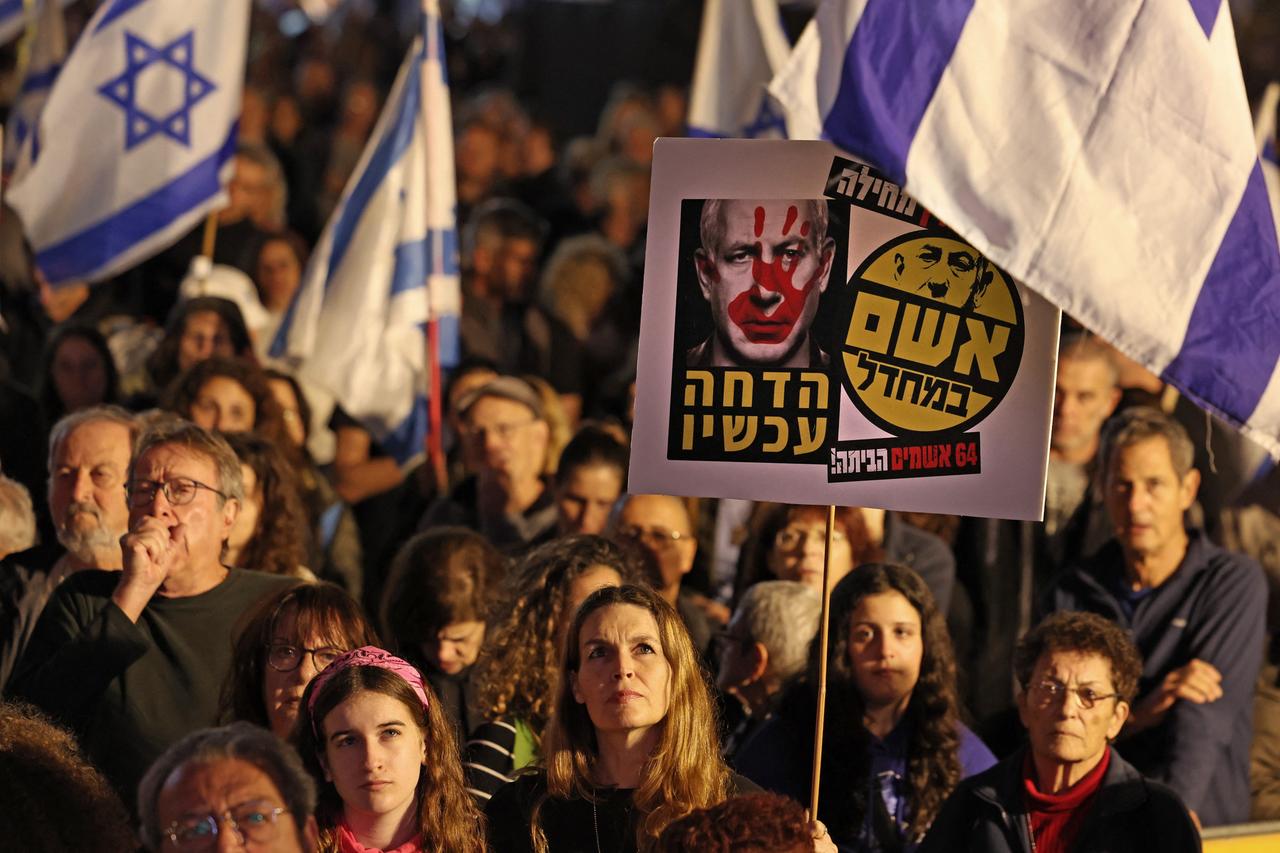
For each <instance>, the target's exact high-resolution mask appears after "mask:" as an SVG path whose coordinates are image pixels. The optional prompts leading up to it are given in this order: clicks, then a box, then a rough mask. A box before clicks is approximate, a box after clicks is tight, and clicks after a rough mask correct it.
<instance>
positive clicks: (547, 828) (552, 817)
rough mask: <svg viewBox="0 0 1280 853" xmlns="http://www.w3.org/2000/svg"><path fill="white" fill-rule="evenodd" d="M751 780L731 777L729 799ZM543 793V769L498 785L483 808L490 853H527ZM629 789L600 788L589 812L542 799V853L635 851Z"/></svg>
mask: <svg viewBox="0 0 1280 853" xmlns="http://www.w3.org/2000/svg"><path fill="white" fill-rule="evenodd" d="M759 790H760V788H759V787H758V786H757V785H755V784H754V783H753V782H752V781H751V780H749V779H746V778H744V777H742V776H738V775H737V774H734V775H733V777H732V780H731V781H730V783H729V796H731V797H735V796H738V795H740V794H751V793H755V792H758V791H759ZM546 791H547V775H546V771H543V770H539V771H538V772H537V773H531V774H528V775H525V776H521V777H519V778H518V779H516V781H514V782H512V783H511V784H509V785H504V786H503V787H502V788H501V790H499V791H498V793H496V794H494V795H493V799H491V800H489V804H488V805H487V806H486V808H485V814H486V815H487V816H488V819H489V850H490V853H533V840H532V839H531V838H530V835H529V826H530V819H531V816H532V814H533V807H534V806H535V805H536V804H537V802H538V800H539V799H540V798H541V797H542V796H543V795H544V794H545V793H546ZM631 795H632V790H631V789H622V788H601V789H599V801H598V802H596V803H595V805H594V808H593V807H592V803H591V801H590V800H582V799H572V800H559V799H548V800H547V801H546V802H545V804H544V805H543V806H542V811H541V814H540V816H541V821H542V828H543V831H544V832H546V834H547V853H596V851H597V849H599V850H600V851H601V853H636V826H637V819H638V817H639V815H637V814H636V812H635V810H634V809H633V808H632V807H631Z"/></svg>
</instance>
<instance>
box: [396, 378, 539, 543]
mask: <svg viewBox="0 0 1280 853" xmlns="http://www.w3.org/2000/svg"><path fill="white" fill-rule="evenodd" d="M458 410H459V412H460V413H461V417H462V430H461V438H462V452H463V454H464V457H465V459H466V463H467V468H468V469H469V470H471V471H474V472H475V473H474V474H473V475H472V476H470V477H467V478H466V479H465V480H463V481H462V482H461V483H459V484H458V485H457V486H456V487H455V488H454V489H453V491H451V492H450V493H449V494H448V495H446V496H444V497H442V498H440V499H439V500H437V501H436V502H435V503H434V504H432V505H431V506H430V507H429V508H428V509H427V511H426V513H425V514H424V515H423V517H422V523H421V525H419V529H420V530H427V529H430V528H432V527H437V526H439V525H446V524H451V525H461V526H463V527H468V528H470V529H472V530H474V531H476V532H477V533H480V534H481V535H482V536H484V537H485V538H487V539H488V540H489V541H490V542H492V543H493V544H494V545H495V546H496V547H498V548H499V549H502V550H506V551H516V550H519V549H521V548H522V547H524V546H526V545H530V544H533V543H535V542H540V541H542V540H543V539H544V538H546V537H547V536H548V535H549V534H550V533H551V531H552V530H553V529H554V527H555V523H556V507H555V500H554V496H553V492H552V489H551V487H550V484H549V483H548V482H547V480H546V478H544V477H543V474H542V472H543V470H544V467H545V466H544V462H545V460H546V456H547V447H548V444H549V442H550V429H549V427H548V425H547V422H546V420H544V419H543V415H542V401H541V400H540V399H539V397H538V393H537V392H536V391H534V389H533V387H532V386H530V385H529V383H527V382H525V381H524V380H523V379H519V378H517V377H515V376H499V377H498V378H496V379H494V380H492V381H490V382H487V383H485V384H484V385H481V386H480V387H479V388H476V389H475V390H473V391H471V392H470V393H468V394H467V395H466V396H465V397H463V399H462V400H461V401H459V405H458Z"/></svg>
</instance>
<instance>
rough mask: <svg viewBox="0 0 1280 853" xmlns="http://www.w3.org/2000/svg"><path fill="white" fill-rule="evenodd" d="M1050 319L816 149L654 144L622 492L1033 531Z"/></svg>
mask: <svg viewBox="0 0 1280 853" xmlns="http://www.w3.org/2000/svg"><path fill="white" fill-rule="evenodd" d="M1059 316H1060V315H1059V312H1058V311H1057V309H1055V308H1053V307H1052V306H1051V305H1049V303H1047V302H1046V301H1044V300H1043V299H1041V298H1040V297H1039V296H1037V295H1036V294H1034V293H1033V292H1031V291H1029V290H1027V289H1025V288H1022V287H1021V286H1019V285H1018V284H1017V283H1016V282H1014V281H1013V280H1012V279H1010V278H1009V277H1008V276H1007V275H1005V274H1004V272H1003V271H1001V270H1000V269H998V268H997V267H996V266H995V265H994V264H992V263H990V262H989V261H988V260H987V259H986V258H985V257H983V256H982V255H981V254H980V253H978V252H977V251H976V250H974V249H973V248H972V247H971V246H970V245H969V244H968V243H966V242H965V241H964V240H963V239H962V238H960V237H959V236H957V235H956V234H954V233H953V232H951V231H950V230H949V229H947V228H946V226H945V224H944V223H941V222H939V221H938V220H937V219H935V218H933V217H932V216H931V215H930V214H929V212H928V211H927V210H925V209H924V208H923V207H921V206H920V205H919V204H917V203H916V202H915V200H914V199H912V198H911V197H910V196H909V195H908V194H907V193H905V192H904V191H903V190H902V188H901V187H899V186H898V185H896V184H895V183H893V182H892V181H890V180H889V179H887V178H885V177H884V176H882V175H880V174H878V173H877V172H876V171H875V170H874V169H872V168H870V167H868V166H865V165H863V164H860V163H857V162H855V161H853V160H851V159H849V158H847V157H845V156H843V155H841V154H840V152H838V151H837V150H836V149H835V148H834V147H832V146H831V145H829V144H827V143H824V142H795V141H777V142H774V141H755V140H668V139H663V140H659V142H658V144H657V146H656V148H655V152H654V166H653V189H652V195H651V199H650V214H649V235H648V246H647V254H646V260H645V283H644V304H643V312H642V318H641V334H640V355H639V371H638V377H637V392H636V416H635V432H634V439H633V448H632V457H631V473H630V486H629V488H630V490H631V491H632V492H660V493H667V494H679V495H700V496H704V497H737V498H748V499H754V500H773V501H783V502H787V503H808V504H837V505H857V506H878V507H885V508H889V509H902V510H916V511H923V512H943V513H946V512H952V513H964V514H967V515H987V516H993V517H1002V518H1030V519H1038V518H1040V517H1041V514H1042V510H1043V504H1044V483H1045V467H1046V463H1047V456H1048V435H1049V420H1050V413H1051V407H1052V399H1053V387H1054V381H1053V380H1054V366H1055V353H1056V349H1057V336H1058V323H1059Z"/></svg>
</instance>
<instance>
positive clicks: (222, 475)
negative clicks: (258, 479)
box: [129, 419, 244, 506]
mask: <svg viewBox="0 0 1280 853" xmlns="http://www.w3.org/2000/svg"><path fill="white" fill-rule="evenodd" d="M168 444H172V445H177V446H179V447H185V448H186V449H188V450H191V451H194V452H195V453H199V454H201V455H202V456H206V457H208V459H209V461H210V462H212V463H213V465H214V467H215V468H216V469H217V470H218V490H219V491H220V492H221V493H222V494H223V495H224V497H222V498H219V499H218V506H222V504H224V503H226V499H227V498H233V499H235V500H236V501H237V502H239V503H244V475H243V474H241V473H240V457H238V456H236V452H235V451H234V450H232V449H231V445H229V444H227V440H226V439H225V438H223V437H222V436H220V435H218V434H217V433H216V432H210V431H209V430H207V429H204V428H203V427H199V426H196V425H195V424H193V423H188V422H187V421H183V420H176V421H170V420H168V419H165V420H162V421H160V422H158V423H156V424H155V425H153V426H152V427H151V428H150V429H148V430H147V431H146V432H144V433H143V434H142V437H141V438H139V439H138V442H137V447H136V448H135V449H134V452H133V461H132V462H130V463H129V480H130V481H132V480H133V475H134V470H135V469H136V468H137V466H138V460H139V459H141V458H142V455H143V454H144V453H146V452H147V451H148V450H151V449H152V448H155V447H160V446H162V445H168Z"/></svg>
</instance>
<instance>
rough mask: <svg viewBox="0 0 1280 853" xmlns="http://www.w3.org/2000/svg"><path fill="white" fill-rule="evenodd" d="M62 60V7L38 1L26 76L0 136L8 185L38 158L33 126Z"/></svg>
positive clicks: (37, 138) (37, 136)
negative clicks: (2, 140)
mask: <svg viewBox="0 0 1280 853" xmlns="http://www.w3.org/2000/svg"><path fill="white" fill-rule="evenodd" d="M66 58H67V31H66V27H65V26H63V21H62V4H61V3H60V2H58V0H39V8H38V9H37V12H36V18H35V30H34V32H33V33H32V38H31V45H30V48H29V50H28V53H27V68H26V73H25V74H24V75H23V77H22V86H21V88H20V89H19V90H18V97H17V99H16V100H15V101H14V104H13V108H12V109H11V110H10V111H9V125H8V127H7V128H6V130H5V136H4V173H5V174H6V175H8V176H9V180H10V181H14V180H19V179H20V178H21V177H22V174H23V173H24V172H25V171H26V170H27V169H29V168H31V164H32V162H34V161H35V159H36V158H37V157H39V156H40V134H39V133H37V132H36V123H37V122H38V121H39V119H40V113H41V112H42V111H43V110H44V105H45V102H47V101H48V100H49V92H50V91H51V90H52V89H53V81H54V80H56V79H57V78H58V72H59V71H61V70H62V63H63V62H64V61H65V60H66Z"/></svg>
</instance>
